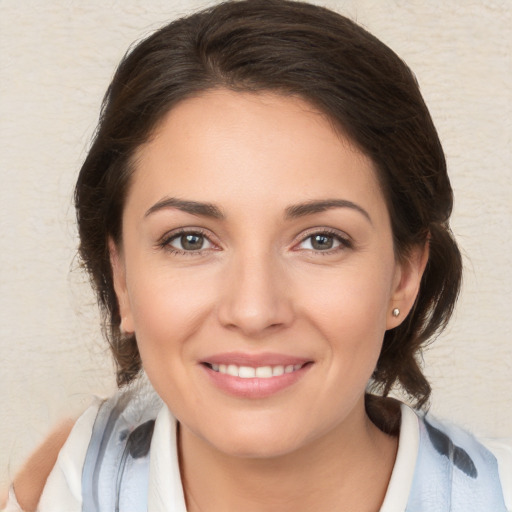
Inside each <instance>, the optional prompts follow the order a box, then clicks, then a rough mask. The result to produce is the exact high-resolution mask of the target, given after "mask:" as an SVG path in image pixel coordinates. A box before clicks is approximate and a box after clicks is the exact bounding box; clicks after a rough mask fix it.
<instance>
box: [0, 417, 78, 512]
mask: <svg viewBox="0 0 512 512" xmlns="http://www.w3.org/2000/svg"><path fill="white" fill-rule="evenodd" d="M73 425H74V420H71V419H66V420H65V421H63V422H62V423H60V424H59V425H57V427H56V428H55V429H54V430H53V431H52V432H51V433H50V434H49V435H48V437H47V438H46V439H45V440H44V441H43V443H41V445H40V446H39V447H38V448H37V450H36V451H35V452H34V453H33V454H32V455H31V456H30V458H29V459H28V460H27V461H26V462H25V464H24V466H23V467H22V468H21V470H20V471H19V472H18V474H17V475H16V478H15V479H14V481H13V487H14V490H15V493H16V499H17V501H18V503H19V505H20V506H21V508H22V510H24V511H26V512H32V511H34V510H36V508H37V504H38V502H39V498H40V497H41V494H42V492H43V488H44V486H45V484H46V480H47V478H48V476H49V474H50V471H51V470H52V468H53V466H54V465H55V462H56V461H57V456H58V453H59V451H60V449H61V448H62V446H63V445H64V443H65V441H66V439H67V437H68V435H69V433H70V432H71V429H72V428H73ZM2 494H3V495H2V496H1V498H0V508H3V507H5V504H6V503H7V494H8V491H7V490H4V492H3V493H2Z"/></svg>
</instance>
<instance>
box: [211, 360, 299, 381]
mask: <svg viewBox="0 0 512 512" xmlns="http://www.w3.org/2000/svg"><path fill="white" fill-rule="evenodd" d="M203 364H204V365H205V366H207V367H208V368H210V369H211V370H213V371H214V372H218V373H222V374H224V375H231V376H232V377H239V378H240V379H271V378H273V377H280V376H281V375H284V374H286V373H293V372H296V371H299V370H300V369H301V368H303V367H304V366H305V365H306V364H309V363H303V364H288V365H282V364H279V365H275V366H270V365H267V366H256V367H253V366H238V365H236V364H217V363H203Z"/></svg>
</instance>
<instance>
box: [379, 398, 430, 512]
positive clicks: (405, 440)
mask: <svg viewBox="0 0 512 512" xmlns="http://www.w3.org/2000/svg"><path fill="white" fill-rule="evenodd" d="M400 411H401V413H402V417H401V421H400V436H399V438H398V452H397V454H396V460H395V465H394V467H393V472H392V473H391V478H390V480H389V485H388V490H387V492H386V496H385V498H384V502H383V503H382V506H381V508H380V511H379V512H405V509H406V507H407V502H408V500H409V495H410V493H411V487H412V480H413V477H414V469H415V467H416V459H417V458H418V449H419V444H420V428H419V421H418V416H417V415H416V413H415V412H414V411H413V410H412V409H411V408H410V407H408V406H407V405H405V404H402V405H401V406H400Z"/></svg>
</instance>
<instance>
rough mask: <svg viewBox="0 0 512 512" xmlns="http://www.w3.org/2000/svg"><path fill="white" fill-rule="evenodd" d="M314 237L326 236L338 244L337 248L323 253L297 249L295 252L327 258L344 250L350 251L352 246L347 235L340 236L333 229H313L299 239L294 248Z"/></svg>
mask: <svg viewBox="0 0 512 512" xmlns="http://www.w3.org/2000/svg"><path fill="white" fill-rule="evenodd" d="M314 236H327V237H331V238H333V239H334V240H335V241H336V242H339V246H338V247H334V248H332V249H327V250H324V251H320V250H314V249H297V250H305V251H308V252H314V253H315V255H316V254H320V255H322V256H329V255H332V254H336V253H338V252H340V251H343V250H346V249H352V248H353V246H354V244H353V242H352V240H351V239H350V238H349V237H348V236H347V235H342V234H341V233H340V232H339V231H337V230H334V229H326V228H323V229H314V230H311V231H308V232H306V233H305V234H304V235H303V236H302V237H301V239H300V241H299V242H298V243H297V244H295V246H297V245H300V244H303V243H304V242H305V241H306V240H308V239H312V238H313V237H314Z"/></svg>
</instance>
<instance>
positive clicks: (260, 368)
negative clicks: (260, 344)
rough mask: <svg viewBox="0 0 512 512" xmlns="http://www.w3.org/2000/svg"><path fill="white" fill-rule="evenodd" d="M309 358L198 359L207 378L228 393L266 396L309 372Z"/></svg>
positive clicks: (231, 356)
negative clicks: (200, 360)
mask: <svg viewBox="0 0 512 512" xmlns="http://www.w3.org/2000/svg"><path fill="white" fill-rule="evenodd" d="M313 364H314V362H313V361H311V360H307V359H303V358H297V357H290V356H284V355H282V356H278V355H275V354H260V355H258V356H250V355H246V354H223V355H222V354H219V355H217V356H212V357H211V358H208V359H207V360H205V361H202V362H201V364H200V366H201V367H202V368H204V372H205V374H206V376H207V377H208V381H209V382H210V383H212V384H213V385H214V387H216V388H217V389H219V390H221V391H222V392H224V393H227V394H228V395H231V396H236V397H239V398H244V399H247V398H249V399H257V398H267V397H270V396H271V395H274V394H276V393H278V392H280V391H282V390H285V389H287V388H291V387H293V386H294V385H295V384H296V383H297V382H299V381H301V380H302V379H303V378H304V376H305V375H306V374H307V373H309V369H310V368H311V367H312V366H313Z"/></svg>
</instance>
